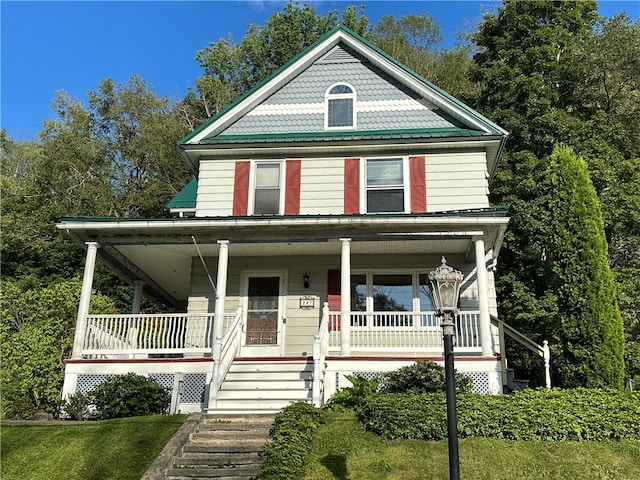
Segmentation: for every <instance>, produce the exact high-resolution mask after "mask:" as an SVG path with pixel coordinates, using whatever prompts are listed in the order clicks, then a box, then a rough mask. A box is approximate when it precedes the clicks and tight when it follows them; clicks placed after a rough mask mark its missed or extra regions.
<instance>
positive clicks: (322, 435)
mask: <svg viewBox="0 0 640 480" xmlns="http://www.w3.org/2000/svg"><path fill="white" fill-rule="evenodd" d="M331 418H332V420H331V421H330V422H329V423H328V424H327V425H324V426H322V427H321V428H320V429H319V430H318V431H317V433H316V438H315V441H314V444H313V449H312V451H311V452H310V454H309V457H308V458H307V463H306V470H305V475H304V477H303V479H304V480H347V479H348V480H378V479H380V480H382V479H385V480H439V479H442V480H446V479H448V478H449V463H448V461H449V460H448V450H447V441H446V440H444V441H437V442H436V441H417V440H394V441H386V440H383V439H382V438H380V437H378V436H376V435H374V434H372V433H369V432H366V431H365V430H364V428H363V427H362V425H361V424H360V423H359V422H357V421H356V420H355V418H354V417H353V416H352V415H348V414H339V415H338V414H332V416H331ZM459 443H460V445H459V449H460V476H461V478H463V479H472V480H504V479H511V478H517V479H519V480H532V479H567V480H568V479H571V480H583V479H584V480H587V479H588V480H598V479H601V480H605V479H606V480H633V479H640V439H638V440H633V441H630V440H628V441H620V442H614V441H612V442H542V441H517V442H516V441H508V440H494V439H487V438H464V439H461V440H460V442H459Z"/></svg>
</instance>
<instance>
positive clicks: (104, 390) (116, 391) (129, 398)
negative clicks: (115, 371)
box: [89, 373, 171, 419]
mask: <svg viewBox="0 0 640 480" xmlns="http://www.w3.org/2000/svg"><path fill="white" fill-rule="evenodd" d="M89 396H90V397H92V398H93V402H92V403H93V405H94V406H95V408H96V414H95V416H96V418H98V419H108V418H124V417H136V416H139V415H154V414H164V413H167V410H168V408H169V402H170V401H171V393H170V390H169V389H165V388H163V387H162V386H161V385H159V384H158V382H156V381H155V380H153V379H150V378H147V377H144V376H142V375H136V374H134V373H127V374H126V375H114V376H113V377H111V378H109V379H107V380H105V381H104V382H102V383H101V384H100V385H98V386H97V387H96V388H95V389H94V390H93V391H91V392H90V393H89Z"/></svg>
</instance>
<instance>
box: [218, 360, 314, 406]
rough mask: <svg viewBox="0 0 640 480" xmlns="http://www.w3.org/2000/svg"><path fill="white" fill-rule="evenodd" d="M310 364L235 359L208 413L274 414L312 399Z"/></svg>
mask: <svg viewBox="0 0 640 480" xmlns="http://www.w3.org/2000/svg"><path fill="white" fill-rule="evenodd" d="M312 376H313V364H312V362H311V361H307V360H290V361H281V360H278V361H271V362H270V361H264V360H262V361H258V360H256V361H237V360H236V361H235V362H234V363H233V365H231V368H230V369H229V372H228V373H227V377H226V378H225V380H224V382H223V384H222V386H221V388H220V390H219V391H218V400H217V406H216V409H215V410H213V411H212V412H210V413H227V414H232V413H271V414H273V413H277V412H279V411H280V410H282V409H283V408H284V407H286V406H287V405H289V404H291V403H294V402H298V401H303V402H311V400H312V383H313V381H312Z"/></svg>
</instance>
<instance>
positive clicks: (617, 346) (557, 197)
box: [548, 147, 624, 388]
mask: <svg viewBox="0 0 640 480" xmlns="http://www.w3.org/2000/svg"><path fill="white" fill-rule="evenodd" d="M549 182H550V192H549V197H548V198H549V209H548V210H549V217H550V218H549V219H550V227H549V233H550V237H549V238H550V248H549V252H548V255H549V272H550V275H549V279H550V283H549V287H550V288H551V289H552V290H553V291H554V293H555V295H556V296H557V298H558V299H559V302H558V312H557V315H556V316H555V318H554V319H553V323H552V324H551V325H549V326H550V327H552V328H551V329H550V330H549V332H548V334H549V335H551V338H552V342H551V346H552V352H553V367H554V376H555V377H556V378H555V380H556V383H559V384H560V385H562V386H564V387H578V386H587V387H606V386H610V387H616V388H621V387H622V386H623V384H624V361H623V350H624V333H623V326H622V317H621V315H620V311H619V309H618V304H617V302H616V290H615V285H614V282H613V275H612V273H611V270H610V268H609V264H608V262H607V241H606V238H605V234H604V221H603V219H602V212H601V210H600V203H599V201H598V197H597V196H596V191H595V189H594V187H593V184H592V183H591V179H590V178H589V172H588V170H587V164H586V163H585V161H584V160H583V159H581V158H579V157H577V156H576V155H575V154H574V153H573V151H572V150H571V149H569V148H566V147H563V148H559V147H557V148H555V149H554V151H553V154H552V155H551V161H550V165H549Z"/></svg>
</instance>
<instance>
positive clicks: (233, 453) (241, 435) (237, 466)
mask: <svg viewBox="0 0 640 480" xmlns="http://www.w3.org/2000/svg"><path fill="white" fill-rule="evenodd" d="M273 418H274V417H273V415H202V417H201V420H200V422H199V423H198V425H197V426H196V427H195V429H194V431H193V432H192V433H191V434H190V435H189V439H188V441H187V443H186V444H185V445H184V446H183V447H182V451H181V453H180V454H178V455H177V456H176V457H174V459H173V461H172V464H171V466H170V467H169V468H167V470H166V471H165V477H164V478H165V480H187V479H210V478H214V479H217V480H249V479H254V478H255V477H256V475H257V474H258V473H259V471H260V453H261V452H262V449H263V447H264V445H265V443H267V442H268V441H269V428H270V427H271V425H272V424H273Z"/></svg>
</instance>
